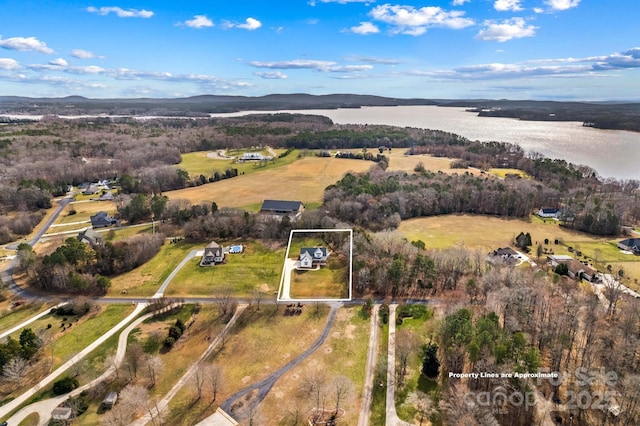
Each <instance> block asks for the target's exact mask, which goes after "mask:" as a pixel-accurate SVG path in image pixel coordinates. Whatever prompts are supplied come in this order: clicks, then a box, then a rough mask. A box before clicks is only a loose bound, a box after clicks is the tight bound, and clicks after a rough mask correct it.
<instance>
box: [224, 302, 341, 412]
mask: <svg viewBox="0 0 640 426" xmlns="http://www.w3.org/2000/svg"><path fill="white" fill-rule="evenodd" d="M341 306H342V304H332V305H331V312H330V313H329V319H328V320H327V324H326V325H325V327H324V330H323V331H322V334H321V335H320V337H319V338H318V340H316V341H315V343H314V344H313V345H311V346H310V347H309V348H308V349H307V350H306V351H304V352H303V353H301V354H300V355H298V356H297V357H296V358H295V359H294V360H292V361H291V362H289V363H288V364H286V365H285V366H283V367H281V368H279V369H278V370H276V371H274V372H273V373H271V374H270V375H269V376H267V377H266V378H264V379H263V380H261V381H259V382H257V383H254V384H253V385H251V386H248V387H246V388H244V389H241V390H239V391H238V392H236V393H234V394H233V395H231V396H230V397H229V398H227V399H226V400H225V401H224V402H223V403H222V404H220V408H221V409H223V410H224V411H225V412H227V413H228V414H230V415H232V416H234V418H236V419H237V420H242V414H243V413H234V412H233V410H232V407H233V404H234V402H236V401H237V400H238V399H240V398H242V397H243V396H244V395H246V394H247V393H249V392H251V391H253V390H256V389H257V390H258V393H257V395H256V396H255V397H254V398H252V400H251V404H252V405H253V406H257V405H258V404H260V402H262V400H263V399H264V398H265V397H266V396H267V393H269V391H270V390H271V388H272V387H273V385H274V384H275V383H276V381H277V380H278V379H279V378H280V377H281V376H282V375H284V374H285V373H287V372H288V371H289V370H291V369H292V368H294V367H296V366H297V365H298V364H300V363H301V362H302V361H304V360H305V359H306V358H307V357H308V356H309V355H311V354H312V353H313V352H315V351H316V350H317V349H318V348H319V347H320V346H321V345H322V344H323V343H324V341H325V340H326V339H327V336H328V335H329V331H331V327H332V326H333V322H334V320H335V318H336V313H337V312H338V309H339V308H340V307H341ZM234 414H235V415H234Z"/></svg>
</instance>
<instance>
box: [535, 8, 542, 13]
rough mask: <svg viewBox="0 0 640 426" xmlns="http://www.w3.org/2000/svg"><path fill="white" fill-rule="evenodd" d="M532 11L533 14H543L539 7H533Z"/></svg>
mask: <svg viewBox="0 0 640 426" xmlns="http://www.w3.org/2000/svg"><path fill="white" fill-rule="evenodd" d="M533 11H534V12H535V13H544V9H543V8H541V7H534V8H533Z"/></svg>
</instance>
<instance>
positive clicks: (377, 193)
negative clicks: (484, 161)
mask: <svg viewBox="0 0 640 426" xmlns="http://www.w3.org/2000/svg"><path fill="white" fill-rule="evenodd" d="M557 197H558V194H557V193H556V192H555V191H554V190H550V189H545V188H542V187H541V186H540V184H539V183H537V182H535V181H532V180H527V179H519V180H502V179H498V178H494V177H490V176H482V177H477V176H473V175H471V174H462V175H458V174H451V175H450V174H444V173H429V172H423V173H421V174H411V175H410V174H407V173H404V172H383V171H381V170H380V171H371V172H368V173H364V174H360V175H354V174H351V173H348V174H346V175H345V176H344V177H343V178H342V179H341V180H339V181H338V182H337V183H336V184H334V185H331V186H329V187H327V190H326V191H325V195H324V204H323V207H324V209H326V210H327V211H328V212H329V213H330V214H331V215H332V216H334V217H336V218H338V219H340V220H342V221H345V222H348V223H352V224H354V225H357V226H363V227H365V228H367V229H371V230H374V231H379V230H383V229H392V228H396V227H397V226H398V225H399V224H400V221H401V220H405V219H410V218H414V217H420V216H434V215H441V214H450V213H473V214H489V215H499V216H505V217H525V216H528V215H529V214H531V212H532V211H533V209H534V208H535V207H536V206H539V205H541V204H542V203H543V202H545V201H546V200H548V199H554V198H557Z"/></svg>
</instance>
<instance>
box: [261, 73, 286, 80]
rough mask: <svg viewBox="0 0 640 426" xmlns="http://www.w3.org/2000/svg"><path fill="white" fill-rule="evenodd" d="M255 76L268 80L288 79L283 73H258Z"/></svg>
mask: <svg viewBox="0 0 640 426" xmlns="http://www.w3.org/2000/svg"><path fill="white" fill-rule="evenodd" d="M254 74H255V75H257V76H258V77H261V78H264V79H267V80H284V79H286V78H288V77H287V75H286V74H284V73H283V72H282V71H267V72H256V73H254Z"/></svg>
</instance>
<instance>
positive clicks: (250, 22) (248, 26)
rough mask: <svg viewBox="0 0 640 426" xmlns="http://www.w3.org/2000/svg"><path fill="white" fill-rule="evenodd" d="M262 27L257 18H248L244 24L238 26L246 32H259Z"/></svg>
mask: <svg viewBox="0 0 640 426" xmlns="http://www.w3.org/2000/svg"><path fill="white" fill-rule="evenodd" d="M261 26H262V22H260V21H258V20H257V19H255V18H247V19H246V20H245V23H244V24H237V25H236V27H238V28H243V29H245V30H249V31H253V30H257V29H258V28H260V27H261Z"/></svg>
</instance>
